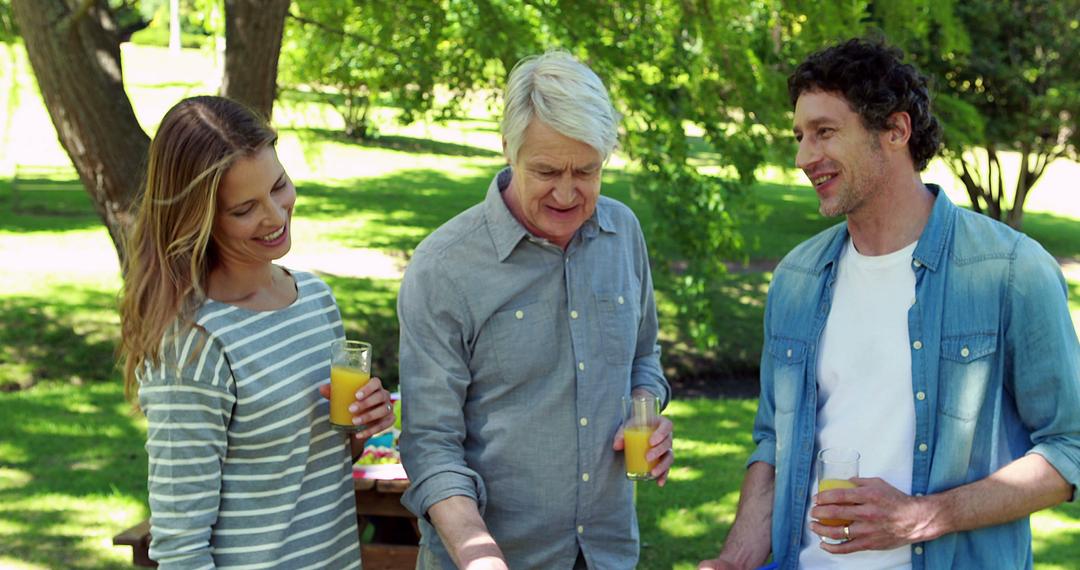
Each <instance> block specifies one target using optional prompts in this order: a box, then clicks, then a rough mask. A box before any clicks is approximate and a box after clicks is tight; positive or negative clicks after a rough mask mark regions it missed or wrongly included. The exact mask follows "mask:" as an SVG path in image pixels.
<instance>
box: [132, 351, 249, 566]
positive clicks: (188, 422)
mask: <svg viewBox="0 0 1080 570" xmlns="http://www.w3.org/2000/svg"><path fill="white" fill-rule="evenodd" d="M192 344H196V345H197V346H201V348H202V350H201V352H198V353H196V354H195V355H194V356H192V357H190V358H189V357H187V356H186V352H187V351H186V350H184V351H183V353H184V356H181V357H180V358H177V357H176V356H175V355H169V356H167V357H166V358H164V359H163V361H162V364H160V365H157V366H147V367H146V369H145V370H146V372H145V374H143V376H142V377H141V383H140V386H139V402H140V406H141V407H142V410H143V412H144V413H145V414H146V419H147V437H146V451H147V454H148V455H149V476H148V478H147V487H148V490H149V494H150V534H151V536H152V537H153V539H152V541H151V543H150V558H152V559H153V560H155V561H157V563H158V567H159V568H162V569H163V570H164V569H170V568H175V569H180V568H184V569H193V568H213V567H214V560H213V558H212V554H211V546H210V537H211V531H212V529H213V527H214V524H215V523H216V522H217V520H218V508H219V506H220V501H221V470H222V464H223V462H224V460H225V457H226V447H227V444H228V426H229V422H230V418H231V417H232V409H233V405H234V404H235V402H236V396H235V393H234V386H233V383H232V377H231V374H230V373H229V368H228V366H227V365H226V363H225V358H224V356H223V355H222V354H221V352H220V350H218V348H217V347H216V346H215V344H214V343H213V342H212V341H206V340H205V339H202V340H201V341H196V342H195V343H190V342H186V343H185V345H186V346H188V347H190V346H192ZM185 362H186V363H187V366H183V368H182V369H181V366H182V365H183V364H184V363H185ZM178 363H179V365H178Z"/></svg>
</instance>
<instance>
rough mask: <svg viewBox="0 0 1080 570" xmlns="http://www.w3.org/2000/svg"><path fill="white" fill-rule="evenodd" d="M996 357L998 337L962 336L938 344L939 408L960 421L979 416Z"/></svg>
mask: <svg viewBox="0 0 1080 570" xmlns="http://www.w3.org/2000/svg"><path fill="white" fill-rule="evenodd" d="M996 353H997V335H995V334H983V333H977V334H964V335H955V336H948V337H945V338H943V339H942V340H941V371H940V375H939V378H940V382H939V384H938V386H939V388H938V389H939V391H940V393H939V395H938V408H939V409H940V410H941V413H943V414H945V415H948V416H952V417H954V418H958V419H961V420H973V419H975V417H976V416H978V415H979V410H980V409H981V408H982V403H983V401H985V399H986V391H987V389H988V387H989V384H990V377H991V373H992V371H993V368H994V363H995V360H996V359H995V358H994V355H995V354H996Z"/></svg>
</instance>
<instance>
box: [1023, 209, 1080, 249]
mask: <svg viewBox="0 0 1080 570" xmlns="http://www.w3.org/2000/svg"><path fill="white" fill-rule="evenodd" d="M1023 231H1024V233H1026V234H1028V235H1029V236H1031V237H1032V239H1034V240H1036V241H1038V242H1039V243H1041V244H1042V246H1043V247H1045V248H1046V250H1047V251H1049V252H1050V253H1051V254H1053V255H1054V256H1056V257H1071V258H1074V259H1080V220H1077V219H1076V218H1070V217H1068V216H1059V215H1056V214H1051V213H1047V212H1029V213H1026V214H1024V228H1023Z"/></svg>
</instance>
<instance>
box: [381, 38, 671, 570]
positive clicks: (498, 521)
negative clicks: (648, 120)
mask: <svg viewBox="0 0 1080 570" xmlns="http://www.w3.org/2000/svg"><path fill="white" fill-rule="evenodd" d="M616 128H617V114H616V113H615V110H614V109H613V108H612V106H611V102H610V101H609V99H608V94H607V91H606V89H605V88H604V85H603V83H602V82H601V81H600V79H599V78H598V77H597V76H596V75H595V74H594V73H593V72H592V71H591V70H590V69H589V68H588V67H586V66H585V65H583V64H581V63H580V62H578V61H576V60H575V59H573V58H572V57H571V56H570V55H568V54H566V53H562V52H551V53H547V54H545V55H541V56H539V57H531V58H526V59H525V60H523V61H521V62H520V63H519V64H518V65H517V66H516V67H515V68H514V70H513V71H512V73H511V74H510V81H509V84H508V85H507V88H506V93H505V110H504V117H503V121H502V136H503V148H504V152H505V155H506V158H507V161H508V163H509V164H510V168H507V169H505V170H503V171H502V172H500V173H499V174H498V175H497V176H495V178H494V179H493V180H492V181H491V184H490V186H489V187H488V190H487V195H486V197H485V198H484V201H483V202H481V203H480V204H477V205H476V206H474V207H472V208H470V209H469V210H466V211H465V212H463V213H461V214H460V215H458V216H457V217H455V218H454V219H452V220H450V221H449V222H447V223H446V224H444V225H443V226H442V227H440V228H439V229H438V230H436V231H435V232H434V233H432V234H431V235H430V236H428V238H427V239H425V240H424V241H423V243H421V244H420V246H419V247H418V248H417V249H416V253H415V254H414V256H413V259H412V262H411V263H410V265H409V268H408V270H407V272H406V274H405V279H404V281H403V282H402V285H401V292H400V295H399V297H398V314H399V317H400V321H401V389H402V402H403V404H404V406H405V408H404V413H403V424H404V425H403V435H402V439H401V453H402V460H403V462H404V464H405V468H406V470H407V471H408V473H409V478H410V479H411V480H412V486H411V488H410V489H409V491H408V492H407V493H406V495H405V497H404V499H403V503H404V504H405V505H406V506H407V507H408V508H409V509H410V510H411V511H413V512H414V513H415V514H416V515H417V517H419V518H420V521H421V527H422V533H423V540H422V541H421V542H422V543H421V553H420V560H419V563H418V567H420V568H454V567H455V566H456V567H459V568H506V567H507V566H508V565H509V567H511V568H544V569H559V568H563V569H570V568H633V567H634V566H635V564H636V563H637V558H638V530H637V520H636V517H635V514H634V506H633V487H632V484H631V482H630V481H628V480H627V478H626V476H625V469H624V466H623V457H622V454H620V453H617V452H618V451H620V450H621V449H622V447H623V440H622V436H621V431H620V424H621V418H622V398H623V397H624V396H629V395H631V394H632V393H634V394H640V393H648V394H652V395H653V396H655V397H656V398H657V399H658V400H660V401H661V402H662V403H663V404H666V403H667V401H668V399H669V396H670V388H669V386H668V384H667V381H666V380H665V379H664V376H663V373H662V371H661V368H660V351H659V347H658V345H657V342H656V334H657V322H656V306H655V303H654V300H653V290H652V279H651V276H650V271H649V258H648V255H647V253H646V249H645V242H644V240H643V238H642V234H641V228H640V226H639V224H638V221H637V219H636V218H635V217H634V215H633V213H632V212H631V211H630V210H629V209H628V208H627V207H626V206H624V205H622V204H620V203H618V202H616V201H614V200H611V199H609V198H606V197H601V196H600V180H601V171H602V168H603V165H604V162H605V160H606V159H607V158H608V156H609V155H610V154H611V152H612V150H613V148H614V146H615V143H616ZM649 443H650V445H651V449H650V450H649V452H648V455H649V458H650V459H652V460H656V461H657V462H658V463H657V465H656V466H655V468H653V469H652V474H653V475H654V476H655V477H656V478H657V480H658V482H659V483H660V484H661V485H663V483H664V481H665V480H666V477H667V472H668V470H669V468H670V466H671V464H672V461H673V456H672V452H671V444H672V428H671V423H670V421H668V420H666V419H664V420H661V424H660V426H659V427H658V428H657V429H656V431H655V433H654V434H653V435H652V437H651V439H650V441H649Z"/></svg>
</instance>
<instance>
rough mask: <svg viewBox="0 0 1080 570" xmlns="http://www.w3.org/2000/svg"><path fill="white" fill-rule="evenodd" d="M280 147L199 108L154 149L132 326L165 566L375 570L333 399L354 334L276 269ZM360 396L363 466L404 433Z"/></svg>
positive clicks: (242, 116) (186, 111)
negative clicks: (369, 452)
mask: <svg viewBox="0 0 1080 570" xmlns="http://www.w3.org/2000/svg"><path fill="white" fill-rule="evenodd" d="M276 139H277V137H276V134H275V133H274V131H273V130H271V128H270V127H269V126H268V125H267V124H266V122H265V121H263V120H262V119H261V118H259V117H258V116H257V115H255V114H254V113H253V112H252V111H250V110H248V109H247V108H245V107H243V106H242V105H240V104H238V103H236V102H233V101H230V100H228V99H225V98H221V97H194V98H190V99H185V100H183V101H181V102H180V103H178V104H177V105H176V106H175V107H173V108H172V109H171V110H170V111H169V112H168V113H167V114H166V115H165V118H164V119H163V120H162V122H161V126H160V128H159V129H158V132H157V135H156V136H155V137H154V140H153V142H152V143H151V145H150V157H149V163H148V166H147V182H146V188H145V194H144V196H143V197H142V202H141V205H140V208H139V212H138V217H137V220H136V223H135V227H134V230H133V232H132V235H131V240H130V242H129V245H128V247H127V266H126V275H125V286H124V294H123V298H122V302H121V321H122V326H123V346H122V356H123V359H124V376H125V388H126V389H127V392H128V394H129V395H132V396H133V395H134V393H135V391H136V390H137V392H138V401H139V404H140V407H141V408H142V410H143V412H144V413H145V414H146V417H147V420H148V433H147V443H146V448H147V451H148V453H149V457H150V465H149V478H148V487H149V492H150V511H151V516H150V524H151V534H152V536H153V540H152V542H151V545H150V556H151V558H153V559H155V560H157V561H158V563H159V565H160V566H159V567H160V568H162V569H169V568H184V569H194V568H231V567H241V566H242V567H244V568H320V569H323V568H327V569H336V568H359V567H360V554H359V545H358V536H357V527H356V505H355V501H354V494H353V487H352V470H351V457H350V453H349V451H350V450H349V446H348V445H347V444H346V440H345V439H344V438H343V436H342V435H340V434H338V433H337V432H335V431H332V430H331V429H330V426H329V420H328V412H329V408H328V405H327V402H326V400H325V397H326V396H327V395H328V388H327V387H326V386H325V383H326V381H327V380H328V379H329V376H330V367H329V360H330V344H331V342H332V341H333V340H335V339H338V338H342V337H343V336H344V331H343V328H342V324H341V316H340V313H339V311H338V308H337V305H336V303H335V301H334V297H333V295H332V294H331V292H330V289H329V288H328V287H327V286H326V284H325V283H323V282H322V281H320V280H319V279H318V278H317V277H315V276H314V275H311V274H308V273H303V272H300V271H290V270H287V269H285V268H283V267H281V266H278V265H275V264H274V260H276V259H279V258H280V257H281V256H283V255H285V253H287V252H288V251H289V247H290V240H291V230H292V227H291V218H292V211H293V205H294V203H295V202H296V188H295V187H294V186H293V183H292V181H291V180H290V179H289V177H288V175H287V174H286V173H285V170H284V168H283V167H282V165H281V163H280V162H279V161H278V157H277V153H276V152H275V150H274V143H275V141H276ZM356 397H357V400H358V401H357V402H355V403H354V404H353V405H352V408H351V410H352V411H353V414H354V421H355V422H356V423H357V424H361V423H362V424H365V425H367V426H368V428H367V429H366V430H364V431H362V432H360V433H358V434H357V437H356V439H352V440H350V442H349V443H350V444H351V446H352V448H353V449H354V450H355V451H354V452H353V453H354V455H355V454H358V453H359V451H360V449H361V448H362V444H363V441H364V440H366V438H367V437H368V436H370V435H372V434H374V433H376V432H378V431H381V430H383V429H385V428H386V427H389V426H390V424H391V423H392V422H393V414H392V411H391V408H390V407H389V406H388V403H389V394H387V392H386V390H384V389H383V388H382V385H381V384H380V383H379V381H378V379H374V380H373V381H372V383H370V384H368V386H365V387H364V389H362V390H361V391H360V392H358V393H357V394H356Z"/></svg>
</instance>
